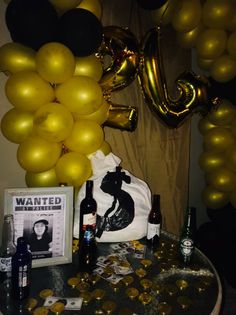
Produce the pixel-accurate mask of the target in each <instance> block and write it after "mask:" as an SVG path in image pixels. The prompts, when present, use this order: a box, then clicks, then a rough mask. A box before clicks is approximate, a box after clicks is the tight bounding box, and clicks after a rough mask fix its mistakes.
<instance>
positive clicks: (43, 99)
mask: <svg viewBox="0 0 236 315" xmlns="http://www.w3.org/2000/svg"><path fill="white" fill-rule="evenodd" d="M5 92H6V96H7V98H8V100H9V101H10V102H11V103H12V105H13V106H15V108H17V109H19V110H22V111H35V110H36V109H37V108H38V107H39V106H41V105H43V104H45V103H49V102H51V101H53V100H54V97H55V95H54V90H53V88H52V86H51V85H50V84H49V83H48V82H46V81H44V80H43V79H42V78H41V77H40V76H39V75H38V74H37V73H36V72H34V71H20V72H17V73H15V74H12V75H11V76H10V77H9V78H8V80H7V82H6V86H5Z"/></svg>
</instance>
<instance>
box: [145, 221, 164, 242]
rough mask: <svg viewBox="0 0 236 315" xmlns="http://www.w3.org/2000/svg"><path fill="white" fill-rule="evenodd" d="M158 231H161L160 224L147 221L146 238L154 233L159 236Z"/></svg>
mask: <svg viewBox="0 0 236 315" xmlns="http://www.w3.org/2000/svg"><path fill="white" fill-rule="evenodd" d="M160 232H161V225H160V224H153V223H148V227H147V239H148V240H150V239H152V238H153V237H154V236H155V235H158V236H160Z"/></svg>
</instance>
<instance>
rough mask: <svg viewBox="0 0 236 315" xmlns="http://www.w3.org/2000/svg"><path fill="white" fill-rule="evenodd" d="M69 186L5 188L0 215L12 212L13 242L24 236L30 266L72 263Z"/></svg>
mask: <svg viewBox="0 0 236 315" xmlns="http://www.w3.org/2000/svg"><path fill="white" fill-rule="evenodd" d="M73 203H74V202H73V187H72V186H63V187H43V188H42V187H40V188H7V189H5V190H4V214H13V218H14V230H15V242H16V240H17V238H18V237H21V236H24V237H25V238H26V240H27V242H28V246H29V249H30V250H31V252H32V268H35V267H44V266H51V265H60V264H67V263H71V262H72V240H73V234H72V233H73V208H74V205H73Z"/></svg>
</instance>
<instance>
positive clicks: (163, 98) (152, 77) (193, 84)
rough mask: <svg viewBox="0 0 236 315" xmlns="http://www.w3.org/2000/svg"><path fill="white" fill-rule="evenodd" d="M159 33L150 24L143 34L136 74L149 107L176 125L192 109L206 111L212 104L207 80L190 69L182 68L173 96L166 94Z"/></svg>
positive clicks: (164, 119) (166, 121)
mask: <svg viewBox="0 0 236 315" xmlns="http://www.w3.org/2000/svg"><path fill="white" fill-rule="evenodd" d="M160 36H161V29H160V28H153V29H151V30H149V31H148V32H147V33H146V35H145V36H144V38H143V40H142V43H141V60H140V70H139V75H138V78H139V83H140V86H141V88H142V91H143V94H144V97H145V99H146V102H147V105H148V106H149V107H150V109H151V111H152V112H153V113H154V114H155V115H156V116H157V117H158V118H159V119H161V121H163V122H164V123H165V124H166V125H167V126H169V127H172V128H176V127H178V126H180V124H181V123H183V121H184V120H185V119H186V118H187V117H189V116H190V114H192V113H193V112H201V113H202V114H206V113H207V112H208V111H209V110H210V109H211V108H212V107H213V106H214V104H213V103H212V102H210V101H209V100H208V98H207V89H208V83H207V80H206V79H203V78H202V77H200V76H197V75H195V74H194V73H193V72H184V73H182V74H181V75H180V76H179V77H178V78H177V79H176V84H177V87H176V90H178V92H179V94H178V96H177V97H176V99H173V97H171V96H170V95H169V93H168V88H167V82H166V77H165V71H164V67H163V59H162V55H161V51H160V45H161V42H160Z"/></svg>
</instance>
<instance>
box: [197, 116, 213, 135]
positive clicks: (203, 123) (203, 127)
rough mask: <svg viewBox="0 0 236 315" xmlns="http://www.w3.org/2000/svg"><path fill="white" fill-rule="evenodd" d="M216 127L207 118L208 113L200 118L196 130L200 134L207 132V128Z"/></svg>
mask: <svg viewBox="0 0 236 315" xmlns="http://www.w3.org/2000/svg"><path fill="white" fill-rule="evenodd" d="M215 127H217V126H216V125H214V124H212V123H211V122H210V121H209V119H208V115H207V116H204V117H203V118H201V119H200V120H199V122H198V130H199V131H200V133H201V134H202V135H205V134H207V132H208V131H209V130H211V129H212V128H215Z"/></svg>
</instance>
